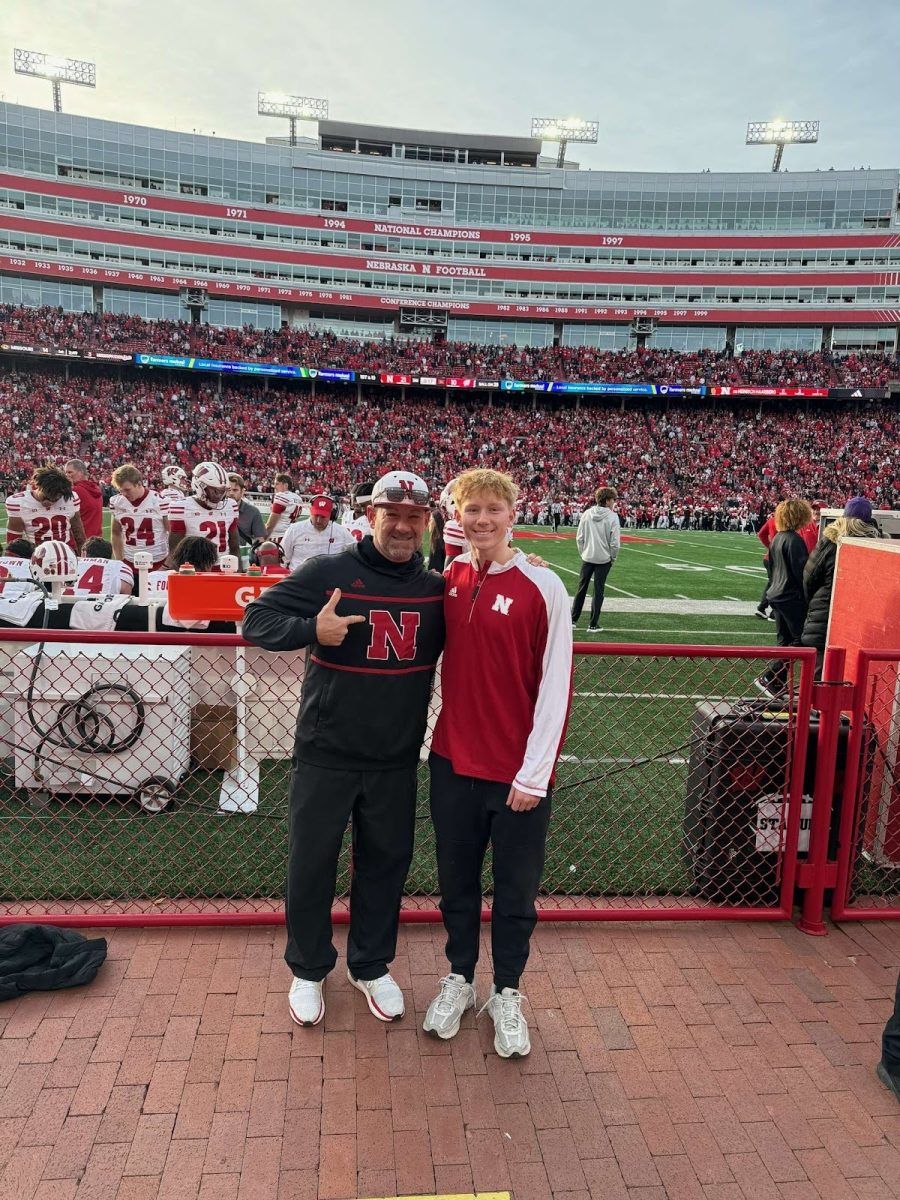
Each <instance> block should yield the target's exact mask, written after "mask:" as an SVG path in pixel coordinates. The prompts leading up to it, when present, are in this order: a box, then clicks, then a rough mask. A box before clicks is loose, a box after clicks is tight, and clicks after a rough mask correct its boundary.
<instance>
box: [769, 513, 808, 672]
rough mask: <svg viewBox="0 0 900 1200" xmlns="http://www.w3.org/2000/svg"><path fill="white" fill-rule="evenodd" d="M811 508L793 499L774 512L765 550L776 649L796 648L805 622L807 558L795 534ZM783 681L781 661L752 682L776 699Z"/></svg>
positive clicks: (783, 670) (805, 549)
mask: <svg viewBox="0 0 900 1200" xmlns="http://www.w3.org/2000/svg"><path fill="white" fill-rule="evenodd" d="M812 515H813V513H812V507H811V506H810V504H809V503H808V502H807V501H806V500H801V499H799V498H798V497H796V496H794V497H792V498H791V499H789V500H782V501H781V503H780V504H779V505H778V507H777V508H776V509H775V528H776V530H777V533H776V534H775V536H774V538H773V539H772V544H771V545H770V546H769V587H768V590H767V597H768V601H769V604H770V605H771V608H772V612H773V613H774V614H775V637H776V641H777V642H778V645H779V646H798V645H799V644H800V637H801V634H802V633H803V622H804V621H805V619H806V596H805V593H804V591H803V568H804V567H805V566H806V560H807V558H808V557H809V551H808V550H807V548H806V543H805V542H804V540H803V538H802V537H801V536H800V533H799V530H801V529H802V528H803V526H804V525H808V524H809V522H810V521H811V520H812ZM786 680H787V663H786V662H785V661H784V660H781V661H778V662H773V663H771V664H770V666H769V668H768V670H766V671H765V672H764V673H763V674H762V676H760V678H759V679H758V680H757V681H756V682H757V686H758V687H759V689H760V691H762V692H767V693H769V694H770V695H776V696H777V695H780V694H781V692H782V691H783V689H784V684H785V682H786Z"/></svg>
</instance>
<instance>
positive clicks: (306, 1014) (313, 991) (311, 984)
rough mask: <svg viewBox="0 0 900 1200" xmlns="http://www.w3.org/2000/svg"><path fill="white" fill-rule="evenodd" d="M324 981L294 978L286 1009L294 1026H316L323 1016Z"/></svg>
mask: <svg viewBox="0 0 900 1200" xmlns="http://www.w3.org/2000/svg"><path fill="white" fill-rule="evenodd" d="M324 986H325V984H324V980H319V981H316V980H314V979H298V978H297V976H296V975H295V976H294V982H293V983H292V984H291V990H290V991H289V992H288V1008H289V1010H290V1014H291V1020H292V1021H293V1022H294V1024H295V1025H318V1023H319V1022H320V1021H321V1020H322V1018H323V1017H324V1016H325V994H324V990H323V989H324Z"/></svg>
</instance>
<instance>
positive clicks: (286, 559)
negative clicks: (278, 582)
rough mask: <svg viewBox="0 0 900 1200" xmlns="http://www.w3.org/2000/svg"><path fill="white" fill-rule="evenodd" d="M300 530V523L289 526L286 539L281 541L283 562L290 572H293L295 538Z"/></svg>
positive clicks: (285, 535)
mask: <svg viewBox="0 0 900 1200" xmlns="http://www.w3.org/2000/svg"><path fill="white" fill-rule="evenodd" d="M299 528H300V523H299V522H298V521H297V522H295V523H294V524H293V525H288V527H287V530H286V531H285V534H284V537H283V538H282V539H281V561H282V563H283V564H284V565H285V566H286V567H287V569H288V570H289V571H293V569H294V568H293V567H292V566H291V555H292V554H293V552H294V538H295V537H296V530H298V529H299Z"/></svg>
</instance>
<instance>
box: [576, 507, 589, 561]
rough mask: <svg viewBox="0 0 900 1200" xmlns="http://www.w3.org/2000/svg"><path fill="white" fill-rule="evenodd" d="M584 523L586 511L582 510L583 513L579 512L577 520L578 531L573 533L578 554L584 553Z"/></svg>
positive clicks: (585, 522) (585, 521)
mask: <svg viewBox="0 0 900 1200" xmlns="http://www.w3.org/2000/svg"><path fill="white" fill-rule="evenodd" d="M586 524H587V513H586V512H583V513H582V514H581V517H580V519H579V521H578V532H577V533H576V534H575V545H576V546H577V547H578V553H579V554H583V553H584V542H585V537H584V533H585V529H584V527H585V525H586Z"/></svg>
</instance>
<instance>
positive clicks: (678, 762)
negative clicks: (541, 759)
mask: <svg viewBox="0 0 900 1200" xmlns="http://www.w3.org/2000/svg"><path fill="white" fill-rule="evenodd" d="M648 757H649V756H648ZM559 761H560V762H561V763H578V765H579V766H581V765H584V766H587V767H600V766H602V767H613V766H624V765H627V764H628V763H634V765H635V766H641V767H649V766H650V765H651V764H650V763H648V762H645V761H644V757H643V756H642V757H640V758H579V757H578V755H577V754H561V755H560V756H559ZM689 761H690V760H689V759H687V758H681V757H680V756H679V755H673V756H672V757H671V758H662V757H659V758H653V762H654V763H668V764H669V766H671V767H685V766H687V764H688V762H689Z"/></svg>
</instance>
